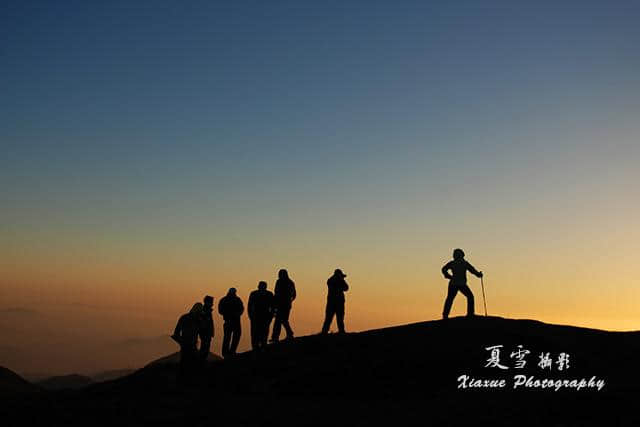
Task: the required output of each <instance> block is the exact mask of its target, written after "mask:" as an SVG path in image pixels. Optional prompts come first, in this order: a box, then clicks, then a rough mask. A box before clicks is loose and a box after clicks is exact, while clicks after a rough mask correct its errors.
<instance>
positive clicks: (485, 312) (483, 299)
mask: <svg viewBox="0 0 640 427" xmlns="http://www.w3.org/2000/svg"><path fill="white" fill-rule="evenodd" d="M483 278H484V276H482V277H480V284H481V285H482V302H483V303H484V315H485V317H486V316H487V298H486V297H485V296H484V280H483Z"/></svg>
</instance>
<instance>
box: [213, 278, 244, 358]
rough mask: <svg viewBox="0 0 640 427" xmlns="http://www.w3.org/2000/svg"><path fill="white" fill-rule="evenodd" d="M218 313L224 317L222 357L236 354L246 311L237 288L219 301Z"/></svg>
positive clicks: (231, 289)
mask: <svg viewBox="0 0 640 427" xmlns="http://www.w3.org/2000/svg"><path fill="white" fill-rule="evenodd" d="M218 313H220V314H221V315H222V318H223V319H224V326H223V330H224V336H223V338H222V357H229V356H233V355H234V354H236V350H237V349H238V343H239V342H240V335H241V334H242V328H241V327H240V316H242V313H244V305H243V304H242V300H241V299H240V298H239V297H238V296H237V295H236V288H230V289H229V292H228V293H227V295H226V296H224V297H222V299H221V300H220V302H219V303H218Z"/></svg>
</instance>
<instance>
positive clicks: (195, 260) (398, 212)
mask: <svg viewBox="0 0 640 427" xmlns="http://www.w3.org/2000/svg"><path fill="white" fill-rule="evenodd" d="M4 10H5V12H6V13H2V15H1V16H0V28H2V34H3V47H2V56H3V61H2V62H3V66H2V69H1V71H0V76H1V78H0V86H1V89H2V91H1V92H2V94H3V95H2V97H1V100H0V141H1V143H0V144H1V146H2V156H0V192H1V194H2V204H1V207H0V241H1V242H2V245H1V246H0V336H2V338H3V342H2V343H0V365H2V366H5V365H6V366H7V367H9V368H11V369H12V370H15V371H18V372H46V373H52V374H63V373H69V372H78V373H84V374H90V373H93V372H97V371H100V370H105V369H117V368H128V367H137V366H142V365H143V364H145V363H146V362H148V361H150V360H153V359H154V358H157V357H160V356H163V355H166V354H168V353H169V352H173V351H175V350H176V345H175V343H173V342H172V341H171V340H170V339H169V338H167V335H169V334H170V333H171V332H172V330H173V328H174V326H175V322H176V321H177V319H178V317H179V316H180V315H181V314H182V313H184V312H186V311H187V310H188V309H189V308H190V307H191V305H192V304H193V303H194V302H195V301H199V300H201V299H202V297H203V296H204V295H206V294H210V295H213V296H214V297H215V298H216V304H217V301H218V300H219V299H220V297H222V296H223V295H224V294H225V293H226V291H227V289H228V288H229V287H231V286H234V287H236V288H238V293H239V295H240V296H241V297H242V298H243V300H244V301H245V304H246V300H247V297H248V294H249V293H250V291H251V290H253V289H254V288H255V287H256V286H257V283H258V281H259V280H266V281H267V282H268V283H269V288H270V289H273V285H274V281H275V278H276V275H277V271H278V269H280V268H287V269H288V270H289V272H290V275H291V277H292V278H293V280H294V281H295V283H296V286H297V288H298V295H299V296H298V299H297V300H296V301H295V303H294V308H293V311H292V318H291V320H292V325H293V327H294V330H295V332H296V334H298V335H303V334H309V333H315V332H319V330H320V327H321V324H322V316H323V308H324V301H325V298H326V284H325V283H326V279H327V278H328V277H329V275H330V274H331V272H332V271H333V270H334V269H335V268H337V267H340V268H342V269H343V270H344V271H345V272H346V273H347V274H348V277H347V281H348V283H349V284H350V286H351V289H350V290H349V292H348V294H347V320H346V325H347V329H348V330H363V329H369V328H374V327H381V326H387V325H394V324H401V323H407V322H415V321H420V320H425V319H434V318H438V317H439V316H440V315H441V311H442V303H443V301H444V296H445V290H446V285H447V283H446V281H445V280H444V279H443V278H442V275H441V274H440V268H441V266H442V265H443V264H444V263H445V262H446V261H448V260H449V259H450V257H451V252H452V250H453V249H454V248H455V247H461V248H463V249H464V250H465V251H466V252H467V255H468V256H467V258H468V259H469V261H470V262H471V263H472V264H474V265H475V266H476V267H477V268H478V269H479V270H483V271H484V272H485V273H486V277H485V286H486V293H487V304H488V309H489V313H490V314H494V315H503V316H508V317H513V318H535V319H539V320H543V321H547V322H556V323H568V324H574V325H583V326H590V327H597V328H604V329H613V330H629V329H637V328H638V325H639V324H640V316H639V315H638V309H637V303H638V301H639V300H640V279H638V277H639V276H638V272H637V271H636V270H637V268H636V266H637V260H636V258H637V255H638V253H639V251H638V249H639V246H638V242H640V215H638V211H639V209H640V197H639V196H638V194H640V193H639V192H638V188H637V183H638V182H640V172H639V170H640V169H639V168H638V164H637V163H638V159H640V144H639V143H638V138H639V137H640V122H639V121H638V117H640V102H639V100H640V55H638V45H640V26H638V25H637V17H638V16H639V13H640V5H638V4H637V3H633V2H626V1H609V2H602V1H589V0H587V1H579V2H578V1H567V2H562V3H558V2H555V1H554V2H552V1H538V2H530V3H528V4H517V5H516V4H515V3H513V2H510V1H506V0H504V1H494V0H489V1H484V2H466V1H463V2H446V1H435V2H423V1H417V0H415V1H394V2H377V1H354V2H335V1H328V2H299V1H283V2H230V3H228V4H222V3H219V2H199V1H196V2H189V4H188V5H187V4H182V3H172V2H155V1H154V2H151V1H126V2H125V1H110V2H99V3H96V2H72V3H66V2H64V3H60V2H31V1H17V0H16V1H14V0H10V1H9V2H8V4H7V5H5V6H4ZM470 286H471V288H472V289H473V291H474V293H475V295H476V307H477V311H478V312H482V311H483V309H482V296H481V291H480V284H479V281H478V280H477V279H476V278H471V279H470ZM458 298H462V297H461V296H459V297H458ZM463 310H464V301H463V300H460V299H457V300H456V302H455V303H454V309H453V312H452V315H459V314H462V313H463ZM215 322H216V338H215V340H214V347H213V351H214V352H216V353H219V349H220V337H221V325H222V320H221V318H220V317H219V316H217V314H216V317H215ZM243 327H244V335H243V340H242V342H241V349H242V350H245V349H247V348H248V335H249V327H248V324H247V322H246V317H245V323H243ZM334 328H335V327H334Z"/></svg>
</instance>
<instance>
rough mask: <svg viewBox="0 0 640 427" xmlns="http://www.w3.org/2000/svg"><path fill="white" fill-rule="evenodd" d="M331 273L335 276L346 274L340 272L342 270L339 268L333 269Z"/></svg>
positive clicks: (344, 275)
mask: <svg viewBox="0 0 640 427" xmlns="http://www.w3.org/2000/svg"><path fill="white" fill-rule="evenodd" d="M333 274H334V275H335V276H340V277H347V275H346V274H344V273H343V272H342V270H340V269H339V268H336V271H334V272H333Z"/></svg>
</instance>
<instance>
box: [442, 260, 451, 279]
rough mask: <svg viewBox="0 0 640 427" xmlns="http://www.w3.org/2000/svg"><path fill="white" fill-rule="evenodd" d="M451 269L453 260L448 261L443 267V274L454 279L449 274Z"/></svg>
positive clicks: (446, 277)
mask: <svg viewBox="0 0 640 427" xmlns="http://www.w3.org/2000/svg"><path fill="white" fill-rule="evenodd" d="M450 269H451V262H448V263H446V264H445V265H444V267H442V275H443V276H444V278H445V279H453V276H452V275H451V274H449V270H450Z"/></svg>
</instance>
